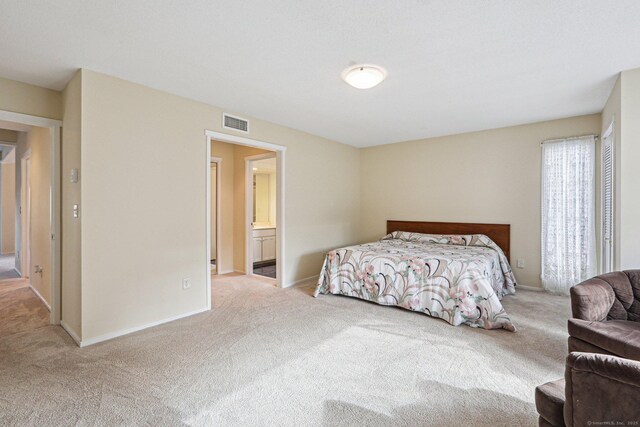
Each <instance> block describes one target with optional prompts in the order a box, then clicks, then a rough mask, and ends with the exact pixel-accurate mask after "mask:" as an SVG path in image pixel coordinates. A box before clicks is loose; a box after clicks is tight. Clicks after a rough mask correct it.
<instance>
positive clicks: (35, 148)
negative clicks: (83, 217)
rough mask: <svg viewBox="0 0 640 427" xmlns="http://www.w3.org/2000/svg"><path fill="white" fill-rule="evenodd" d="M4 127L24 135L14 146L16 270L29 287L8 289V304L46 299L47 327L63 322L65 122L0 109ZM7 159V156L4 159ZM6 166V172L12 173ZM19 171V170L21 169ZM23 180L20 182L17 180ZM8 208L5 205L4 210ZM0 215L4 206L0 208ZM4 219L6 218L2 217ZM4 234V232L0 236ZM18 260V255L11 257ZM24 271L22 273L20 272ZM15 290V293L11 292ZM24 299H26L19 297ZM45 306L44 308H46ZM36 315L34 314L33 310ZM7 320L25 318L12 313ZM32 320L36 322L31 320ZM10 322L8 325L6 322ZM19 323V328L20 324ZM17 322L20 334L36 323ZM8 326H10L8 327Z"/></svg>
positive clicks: (4, 169)
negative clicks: (62, 155)
mask: <svg viewBox="0 0 640 427" xmlns="http://www.w3.org/2000/svg"><path fill="white" fill-rule="evenodd" d="M0 127H2V128H4V129H9V130H13V131H15V132H17V133H18V134H20V135H21V136H20V137H19V138H17V139H16V141H15V142H14V143H13V146H12V149H13V155H14V159H15V161H14V164H15V167H14V168H12V169H13V170H14V171H15V172H13V176H14V177H15V186H14V188H15V193H18V192H19V193H20V194H19V195H18V194H15V196H14V201H15V204H14V212H15V215H14V218H13V223H14V224H15V234H14V236H15V242H14V243H15V244H14V246H13V247H14V249H15V269H16V271H17V273H19V275H20V276H22V277H21V279H20V280H23V281H24V282H26V283H21V284H17V283H16V284H14V288H15V289H14V290H9V289H8V288H7V289H5V290H6V291H7V292H5V294H4V295H3V297H4V298H5V300H6V301H13V300H15V301H17V303H18V304H17V305H15V308H16V310H17V309H20V307H22V308H24V307H32V306H33V307H35V304H33V303H32V302H33V300H34V296H31V297H30V296H29V294H30V293H31V294H34V295H35V300H36V301H38V300H41V301H42V303H43V310H45V313H46V316H45V317H44V318H43V320H44V321H45V322H46V323H51V324H59V323H60V320H61V280H60V279H61V278H60V272H61V268H60V266H61V265H60V261H61V257H60V236H59V230H60V175H61V174H60V130H61V127H62V122H61V121H60V120H53V119H47V118H43V117H37V116H31V115H27V114H21V113H14V112H11V111H4V110H0ZM3 160H4V156H3ZM5 166H6V165H3V171H2V173H3V174H4V173H5V172H6V171H8V170H9V169H8V168H5ZM18 169H19V170H18ZM18 181H19V182H18ZM3 207H4V206H3ZM0 211H2V208H1V207H0ZM3 219H6V218H5V216H4V215H3ZM0 235H2V233H0ZM12 258H13V257H12ZM18 270H19V271H18ZM9 292H11V294H9ZM20 298H22V299H20ZM41 305H42V304H41ZM30 311H31V312H33V311H34V310H30ZM7 316H8V318H12V319H14V320H15V319H21V318H22V317H20V316H17V317H16V315H15V313H14V314H11V313H7ZM31 320H33V319H31ZM5 323H6V322H5ZM18 323H20V324H18ZM18 323H16V322H13V325H9V326H12V327H15V328H16V330H20V329H21V328H23V327H24V326H25V325H26V326H28V324H31V326H33V324H34V322H33V321H30V322H18ZM4 326H6V325H4Z"/></svg>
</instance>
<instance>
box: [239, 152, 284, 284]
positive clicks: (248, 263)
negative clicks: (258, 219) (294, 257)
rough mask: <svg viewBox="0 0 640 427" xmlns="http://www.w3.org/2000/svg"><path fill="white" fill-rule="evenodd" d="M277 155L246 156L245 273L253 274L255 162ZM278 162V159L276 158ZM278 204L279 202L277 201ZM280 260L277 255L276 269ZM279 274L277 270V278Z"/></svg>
mask: <svg viewBox="0 0 640 427" xmlns="http://www.w3.org/2000/svg"><path fill="white" fill-rule="evenodd" d="M274 157H276V153H265V154H256V155H254V156H247V157H245V158H244V171H245V180H244V182H245V191H244V195H245V199H244V218H245V221H244V234H245V244H244V271H245V274H247V275H249V276H253V227H252V223H253V162H254V161H255V160H264V159H273V158H274ZM276 162H277V160H276ZM278 179H279V178H278V173H277V172H276V184H277V183H278ZM277 197H278V191H276V198H277ZM276 205H277V202H276ZM278 209H279V208H278V206H276V233H277V232H278V226H279V225H280V224H278V220H277V217H278ZM277 240H278V238H277V237H276V245H277V244H278V241H277ZM279 262H280V260H279V259H278V257H277V256H276V270H277V268H278V263H279ZM277 277H278V274H277V272H276V278H277Z"/></svg>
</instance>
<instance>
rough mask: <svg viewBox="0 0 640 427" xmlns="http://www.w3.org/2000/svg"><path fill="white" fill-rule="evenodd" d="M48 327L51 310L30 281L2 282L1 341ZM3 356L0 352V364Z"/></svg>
mask: <svg viewBox="0 0 640 427" xmlns="http://www.w3.org/2000/svg"><path fill="white" fill-rule="evenodd" d="M47 325H49V310H48V309H47V307H46V306H45V305H44V303H43V302H42V301H40V298H38V297H37V296H36V294H35V293H34V292H33V291H32V290H31V288H29V281H28V280H25V279H13V280H10V279H9V280H2V281H0V339H1V338H2V337H5V336H8V335H12V334H15V333H18V332H24V331H31V330H33V329H38V328H42V327H43V326H47ZM2 354H3V353H1V350H0V363H2V359H1V357H2ZM0 382H1V380H0ZM0 387H2V385H0ZM0 399H1V397H0Z"/></svg>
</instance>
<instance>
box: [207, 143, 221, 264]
mask: <svg viewBox="0 0 640 427" xmlns="http://www.w3.org/2000/svg"><path fill="white" fill-rule="evenodd" d="M209 158H210V159H211V160H210V161H209V172H211V163H215V164H216V274H220V256H219V254H220V214H221V210H220V191H221V189H222V186H221V184H220V178H221V177H222V173H221V171H222V158H220V157H214V156H209ZM209 182H211V176H209ZM209 197H211V189H209ZM209 203H211V200H209ZM209 218H211V212H209ZM209 235H211V230H209ZM209 247H211V242H209ZM209 257H211V254H209ZM209 268H211V258H209ZM209 275H211V272H209Z"/></svg>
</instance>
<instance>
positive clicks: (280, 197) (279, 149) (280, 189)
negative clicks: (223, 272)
mask: <svg viewBox="0 0 640 427" xmlns="http://www.w3.org/2000/svg"><path fill="white" fill-rule="evenodd" d="M204 134H205V141H206V153H207V156H206V158H205V159H206V160H207V163H206V192H207V207H206V214H205V222H206V224H207V233H206V235H207V239H206V240H207V243H206V245H207V247H206V257H207V259H208V264H209V263H211V253H210V252H211V241H210V239H211V230H210V229H209V227H210V223H211V212H210V210H211V200H210V197H211V189H210V188H209V187H210V186H211V176H210V174H211V168H210V167H209V163H210V160H209V159H210V158H211V141H212V140H214V141H220V142H226V143H229V144H238V145H244V146H247V147H255V148H262V149H264V150H269V151H275V153H276V174H277V176H278V182H277V188H276V223H277V224H278V227H277V229H276V263H277V264H276V276H277V279H276V284H277V286H278V287H280V288H284V287H285V281H284V277H285V276H284V275H285V271H286V268H285V267H286V259H285V245H284V239H285V230H286V219H285V214H284V213H285V212H284V207H285V193H284V189H285V153H286V151H287V147H285V146H282V145H277V144H272V143H270V142H265V141H260V140H257V139H251V138H245V137H242V136H237V135H231V134H227V133H222V132H216V131H212V130H205V131H204ZM207 306H208V307H209V308H211V274H209V267H208V266H207Z"/></svg>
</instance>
